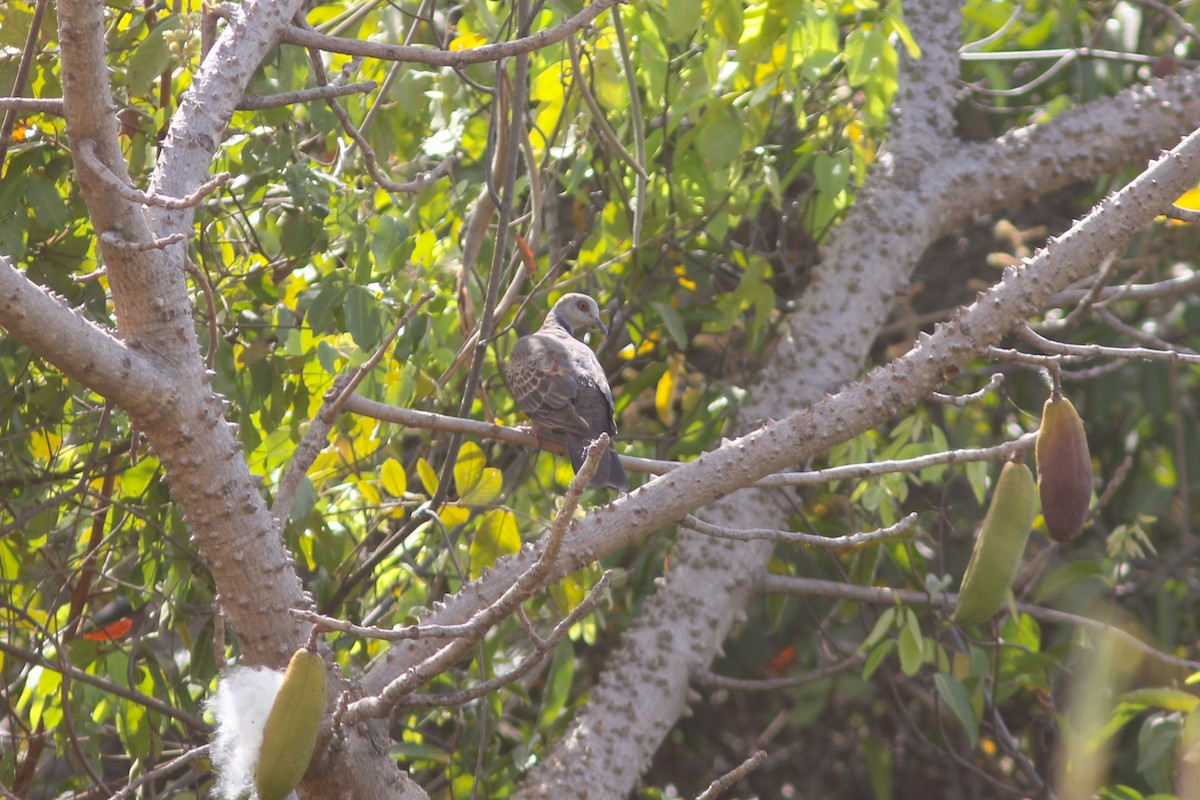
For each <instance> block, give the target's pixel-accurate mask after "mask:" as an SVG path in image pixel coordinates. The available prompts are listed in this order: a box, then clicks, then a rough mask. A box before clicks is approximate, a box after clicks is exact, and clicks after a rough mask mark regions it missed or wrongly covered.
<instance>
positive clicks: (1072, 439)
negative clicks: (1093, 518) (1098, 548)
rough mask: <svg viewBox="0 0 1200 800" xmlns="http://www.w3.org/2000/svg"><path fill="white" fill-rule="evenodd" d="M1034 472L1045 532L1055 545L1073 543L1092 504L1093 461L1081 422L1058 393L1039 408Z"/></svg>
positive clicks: (1052, 394) (1071, 406)
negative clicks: (1046, 531)
mask: <svg viewBox="0 0 1200 800" xmlns="http://www.w3.org/2000/svg"><path fill="white" fill-rule="evenodd" d="M1037 472H1038V494H1039V495H1040V496H1041V498H1042V517H1043V518H1044V519H1045V520H1046V529H1047V530H1048V531H1049V532H1050V535H1051V536H1052V537H1054V540H1055V541H1058V542H1067V541H1070V540H1071V539H1074V538H1075V536H1077V535H1078V534H1079V531H1080V530H1082V529H1083V523H1084V520H1086V519H1087V514H1088V504H1089V503H1090V502H1091V500H1092V457H1091V454H1090V453H1088V443H1087V436H1086V435H1085V434H1084V432H1083V420H1081V419H1080V418H1079V413H1078V412H1077V411H1076V410H1075V406H1073V405H1071V401H1070V400H1068V399H1067V398H1065V397H1063V396H1062V393H1061V392H1057V391H1056V392H1053V393H1051V395H1050V397H1049V399H1047V400H1046V405H1045V406H1044V407H1043V408H1042V425H1041V428H1039V429H1038V438H1037Z"/></svg>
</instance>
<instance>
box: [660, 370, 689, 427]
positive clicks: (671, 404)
mask: <svg viewBox="0 0 1200 800" xmlns="http://www.w3.org/2000/svg"><path fill="white" fill-rule="evenodd" d="M681 366H682V362H680V361H679V359H671V362H670V363H669V364H668V365H667V371H666V372H664V373H663V374H662V377H661V378H659V379H658V387H657V388H656V389H655V390H654V409H655V410H656V411H657V412H658V418H659V420H660V421H661V422H662V424H663V425H666V426H668V427H669V426H671V425H674V424H675V384H676V383H677V382H678V380H679V372H680V367H681Z"/></svg>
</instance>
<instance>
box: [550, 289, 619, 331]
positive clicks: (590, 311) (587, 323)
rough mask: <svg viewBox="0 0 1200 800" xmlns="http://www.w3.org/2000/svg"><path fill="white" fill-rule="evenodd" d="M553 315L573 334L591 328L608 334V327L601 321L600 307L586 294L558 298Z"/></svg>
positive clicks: (575, 293)
mask: <svg viewBox="0 0 1200 800" xmlns="http://www.w3.org/2000/svg"><path fill="white" fill-rule="evenodd" d="M551 313H552V314H554V316H555V317H557V318H558V321H559V323H560V324H561V325H562V326H563V327H564V328H566V329H567V330H568V331H570V332H571V333H572V334H575V333H576V332H578V331H582V330H585V329H586V328H591V327H596V328H599V329H600V330H602V331H604V332H605V333H608V326H606V325H605V324H604V322H603V321H601V319H600V306H599V305H597V303H596V301H595V300H593V299H592V298H590V297H588V296H587V295H586V294H579V293H578V292H572V293H571V294H564V295H563V296H562V297H560V298H558V302H557V303H555V304H554V309H553V311H552V312H551Z"/></svg>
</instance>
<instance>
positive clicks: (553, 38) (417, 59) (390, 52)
mask: <svg viewBox="0 0 1200 800" xmlns="http://www.w3.org/2000/svg"><path fill="white" fill-rule="evenodd" d="M619 2H620V0H594V2H592V3H591V4H590V5H588V6H585V7H584V9H583V10H582V11H580V12H579V13H578V14H576V15H575V16H573V17H570V18H568V19H565V20H563V21H562V22H560V23H558V24H557V25H555V26H554V27H553V28H547V29H545V30H542V31H538V32H537V33H533V34H530V35H529V36H524V37H521V38H519V39H513V40H512V41H508V42H497V43H495V44H485V45H481V46H480V47H470V48H467V49H466V50H433V49H431V48H428V47H418V46H415V45H403V44H386V43H384V42H371V41H364V40H361V39H343V38H341V37H339V36H328V35H326V34H323V33H317V32H316V31H308V30H304V29H303V28H300V27H297V26H295V25H290V26H288V27H286V28H284V29H283V30H282V32H281V34H280V41H282V42H285V43H287V44H295V45H299V46H301V47H312V48H315V49H317V50H325V51H327V52H330V53H342V54H343V55H348V56H362V57H364V58H378V59H381V60H383V61H405V62H409V63H414V64H427V65H429V66H432V67H451V68H453V69H462V68H464V67H467V66H469V65H471V64H482V63H484V62H487V61H500V60H501V59H504V58H510V57H512V56H517V55H522V54H526V53H532V52H533V51H534V50H540V49H542V48H544V47H548V46H550V45H552V44H557V43H558V42H561V41H562V40H563V39H565V38H567V37H568V36H570V35H571V34H572V33H575V32H576V31H578V30H582V29H583V28H585V27H587V26H588V25H589V24H591V22H592V21H593V20H595V19H596V18H597V17H599V16H600V15H601V14H602V13H604V12H605V11H607V10H608V9H609V8H611V7H613V6H615V5H617V3H619ZM218 8H219V9H220V13H221V14H222V15H230V16H232V15H236V14H237V11H236V10H234V9H237V8H238V6H233V7H232V8H231V7H230V6H228V5H222V6H219V7H218Z"/></svg>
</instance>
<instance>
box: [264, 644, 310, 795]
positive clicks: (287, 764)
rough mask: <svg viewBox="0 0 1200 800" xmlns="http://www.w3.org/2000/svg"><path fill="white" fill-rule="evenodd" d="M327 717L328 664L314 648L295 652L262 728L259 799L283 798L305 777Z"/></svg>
mask: <svg viewBox="0 0 1200 800" xmlns="http://www.w3.org/2000/svg"><path fill="white" fill-rule="evenodd" d="M324 716H325V663H324V662H323V661H322V660H321V657H320V656H319V655H317V654H316V653H315V652H314V651H312V650H307V649H305V648H300V649H299V650H297V651H296V652H295V653H293V654H292V660H291V661H290V662H288V668H287V672H286V673H284V676H283V684H282V685H281V686H280V687H279V694H277V695H275V702H274V703H273V704H272V705H271V713H270V714H268V715H267V723H266V726H265V727H264V728H263V741H262V749H261V750H259V753H258V764H256V765H255V767H254V786H255V788H256V789H257V790H258V797H259V800H283V798H285V797H287V796H288V794H289V793H290V792H291V791H292V789H295V788H296V785H297V784H299V783H300V779H301V778H303V777H304V771H305V770H306V769H308V762H309V760H310V759H311V758H312V753H313V748H315V747H316V744H317V732H318V731H320V729H321V720H322V719H323V718H324Z"/></svg>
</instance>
